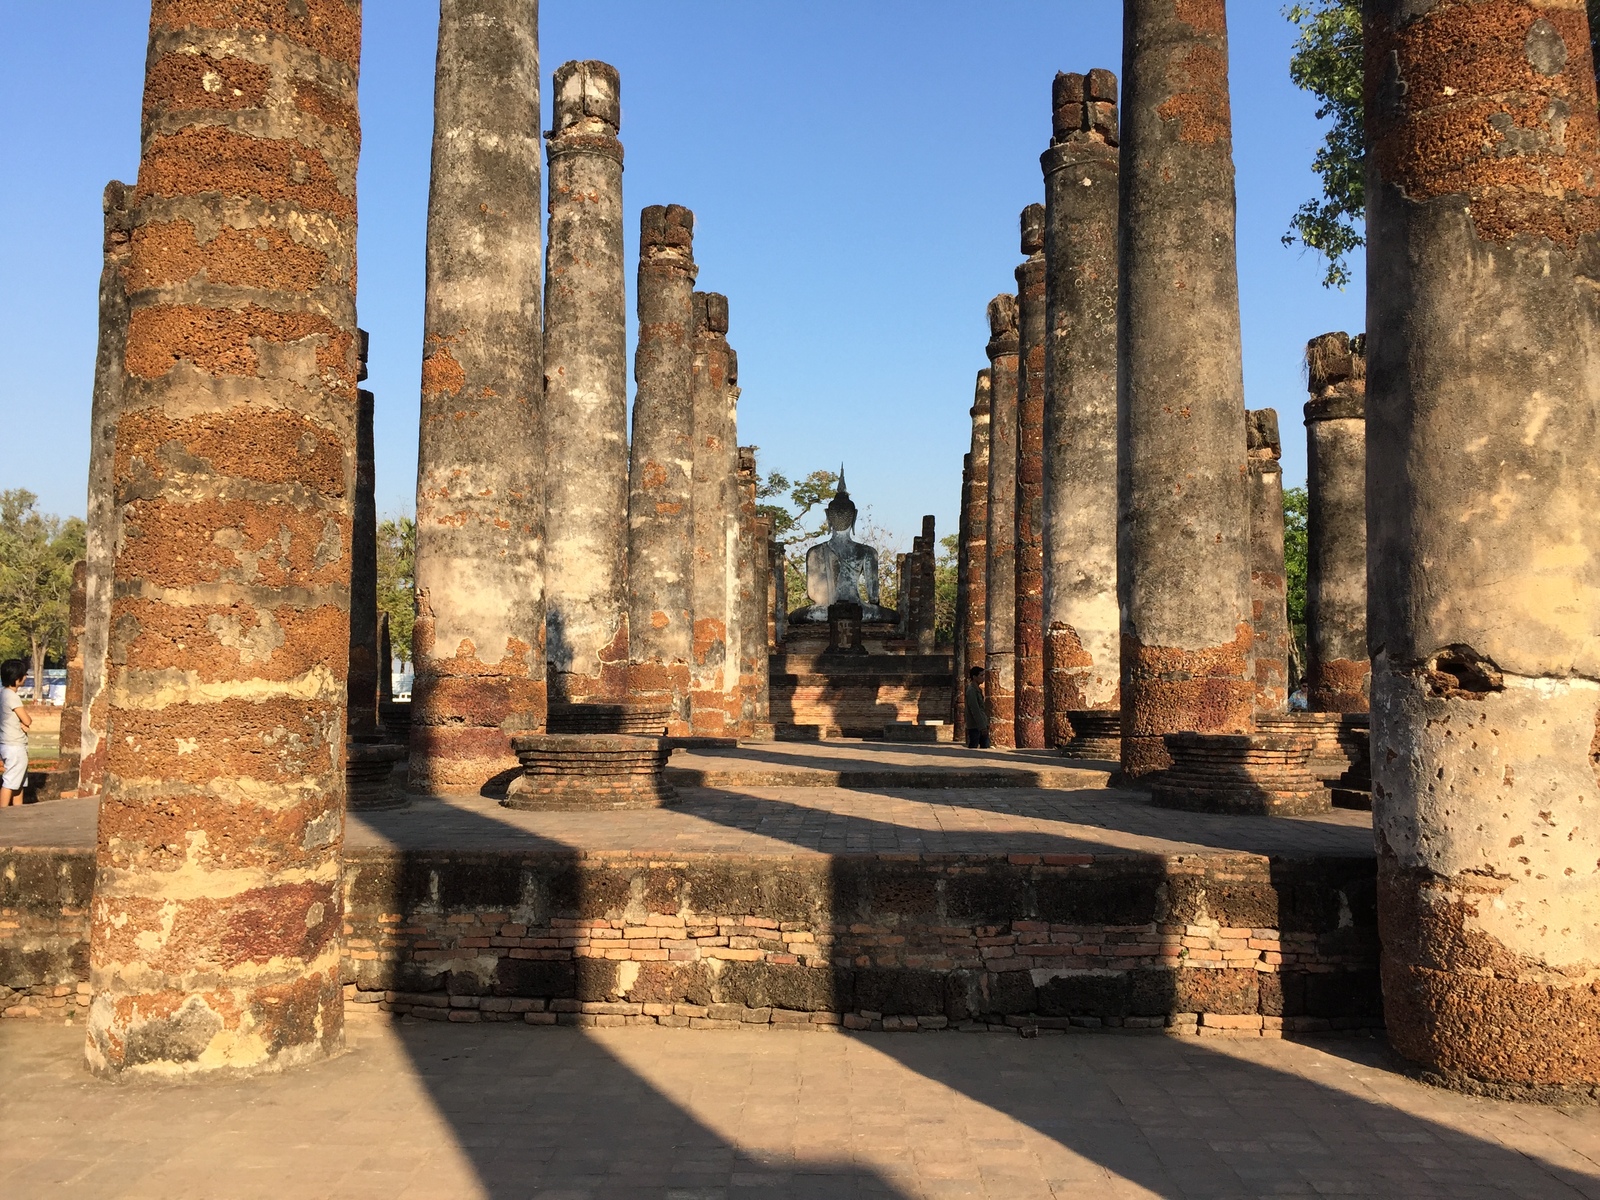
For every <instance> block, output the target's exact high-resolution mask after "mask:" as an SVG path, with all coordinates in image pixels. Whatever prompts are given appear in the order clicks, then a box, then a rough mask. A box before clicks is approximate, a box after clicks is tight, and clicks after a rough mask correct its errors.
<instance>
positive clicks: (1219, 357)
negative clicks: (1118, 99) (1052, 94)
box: [1117, 0, 1255, 777]
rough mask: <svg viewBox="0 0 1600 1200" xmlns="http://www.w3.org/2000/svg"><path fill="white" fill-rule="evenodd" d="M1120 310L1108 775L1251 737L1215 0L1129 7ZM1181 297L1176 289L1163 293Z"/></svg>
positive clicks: (1224, 98)
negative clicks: (1212, 740)
mask: <svg viewBox="0 0 1600 1200" xmlns="http://www.w3.org/2000/svg"><path fill="white" fill-rule="evenodd" d="M1124 13H1125V16H1124V21H1123V37H1122V46H1123V57H1122V82H1123V102H1122V121H1123V127H1122V163H1121V179H1120V188H1121V193H1120V208H1119V213H1120V218H1119V219H1120V223H1121V229H1122V236H1121V239H1120V241H1119V251H1118V293H1119V294H1118V310H1117V335H1118V336H1117V342H1118V350H1117V426H1118V432H1117V438H1118V447H1117V508H1118V512H1117V592H1118V596H1119V600H1120V604H1121V613H1122V647H1121V651H1122V652H1121V664H1120V667H1121V675H1122V733H1123V738H1122V768H1123V771H1124V772H1125V773H1126V774H1127V775H1128V776H1130V777H1138V776H1141V775H1146V774H1149V773H1150V772H1152V771H1157V770H1160V769H1162V768H1164V767H1166V766H1167V765H1168V763H1169V762H1170V761H1171V760H1170V758H1169V757H1168V754H1167V751H1166V748H1165V746H1164V745H1163V744H1162V740H1161V739H1162V735H1164V734H1168V733H1175V732H1181V731H1190V732H1197V733H1244V732H1248V731H1249V730H1250V728H1251V709H1252V707H1253V702H1254V698H1255V688H1254V687H1253V686H1252V683H1251V680H1250V571H1249V559H1248V555H1249V547H1248V544H1247V543H1248V540H1249V529H1250V516H1249V507H1248V503H1247V500H1246V496H1245V474H1246V471H1245V428H1244V381H1243V370H1242V367H1241V364H1240V351H1239V288H1238V275H1237V270H1236V263H1235V258H1234V195H1233V153H1232V146H1233V136H1232V128H1231V116H1230V113H1229V108H1228V31H1227V24H1226V19H1225V16H1224V13H1223V6H1222V5H1220V4H1203V5H1197V4H1186V3H1181V2H1180V0H1127V3H1126V6H1125V8H1124ZM1180 283H1181V284H1182V286H1178V284H1180Z"/></svg>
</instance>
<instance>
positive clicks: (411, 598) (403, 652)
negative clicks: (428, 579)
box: [378, 513, 417, 662]
mask: <svg viewBox="0 0 1600 1200" xmlns="http://www.w3.org/2000/svg"><path fill="white" fill-rule="evenodd" d="M378 611H379V612H385V613H388V614H389V646H390V649H391V650H392V651H393V652H394V655H395V657H397V658H398V659H400V661H401V662H410V661H411V629H412V627H413V626H414V625H415V624H416V623H417V523H416V521H414V520H412V518H410V517H408V516H406V515H405V514H404V513H401V514H398V515H396V516H392V517H385V518H384V519H383V520H382V521H380V522H378Z"/></svg>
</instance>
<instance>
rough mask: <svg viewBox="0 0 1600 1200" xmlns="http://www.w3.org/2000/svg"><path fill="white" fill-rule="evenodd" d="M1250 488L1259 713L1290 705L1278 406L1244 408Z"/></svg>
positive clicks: (1253, 650) (1285, 709)
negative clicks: (1248, 409)
mask: <svg viewBox="0 0 1600 1200" xmlns="http://www.w3.org/2000/svg"><path fill="white" fill-rule="evenodd" d="M1245 421H1246V428H1247V432H1246V444H1245V448H1246V450H1247V451H1248V452H1249V466H1250V477H1249V481H1248V483H1249V488H1250V627H1251V631H1252V634H1253V637H1254V642H1253V645H1252V647H1251V661H1252V663H1253V664H1254V666H1255V690H1256V698H1255V713H1256V716H1258V717H1260V716H1267V715H1276V714H1278V713H1286V712H1288V711H1289V587H1288V580H1287V578H1286V576H1285V574H1284V565H1283V465H1282V463H1281V462H1280V461H1279V460H1280V459H1281V458H1282V456H1283V445H1282V443H1281V442H1280V441H1279V439H1278V412H1277V410H1276V409H1272V408H1258V409H1254V410H1252V411H1251V412H1247V413H1246V414H1245Z"/></svg>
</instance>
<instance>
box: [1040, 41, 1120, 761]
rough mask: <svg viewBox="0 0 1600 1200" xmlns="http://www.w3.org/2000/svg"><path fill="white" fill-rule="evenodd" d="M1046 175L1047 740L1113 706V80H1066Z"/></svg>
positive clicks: (1064, 736) (1058, 742) (1116, 633)
mask: <svg viewBox="0 0 1600 1200" xmlns="http://www.w3.org/2000/svg"><path fill="white" fill-rule="evenodd" d="M1051 107H1052V114H1053V118H1052V127H1053V134H1052V137H1051V144H1050V149H1048V150H1046V151H1045V152H1044V154H1043V155H1042V156H1041V157H1040V159H1039V163H1040V166H1041V167H1042V168H1043V169H1044V193H1045V200H1044V209H1045V224H1044V230H1045V232H1044V257H1045V361H1044V380H1045V389H1044V445H1045V456H1044V465H1045V475H1044V503H1045V521H1044V529H1045V542H1044V623H1045V634H1044V637H1045V642H1044V661H1045V741H1046V743H1047V744H1048V745H1051V746H1063V745H1065V744H1066V743H1067V742H1068V741H1069V740H1071V739H1072V738H1073V737H1074V736H1075V734H1076V731H1075V730H1074V729H1073V727H1072V724H1071V721H1070V720H1069V719H1068V718H1067V716H1066V714H1067V713H1068V712H1071V711H1083V710H1089V709H1116V708H1118V707H1119V700H1118V682H1119V680H1118V665H1117V664H1118V653H1117V647H1118V642H1119V641H1120V638H1121V630H1120V626H1119V620H1118V615H1117V77H1116V76H1115V75H1113V74H1112V73H1111V72H1110V71H1106V70H1100V69H1097V70H1093V71H1090V72H1089V74H1088V75H1086V76H1085V75H1077V74H1071V75H1069V74H1061V75H1057V76H1056V78H1055V84H1054V86H1053V88H1052V91H1051Z"/></svg>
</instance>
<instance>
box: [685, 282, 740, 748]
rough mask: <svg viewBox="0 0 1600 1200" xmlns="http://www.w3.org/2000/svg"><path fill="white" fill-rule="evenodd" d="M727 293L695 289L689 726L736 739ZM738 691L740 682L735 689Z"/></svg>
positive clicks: (702, 734)
mask: <svg viewBox="0 0 1600 1200" xmlns="http://www.w3.org/2000/svg"><path fill="white" fill-rule="evenodd" d="M727 333H728V298H727V297H726V296H723V295H720V294H719V293H717V292H696V293H695V294H694V336H693V346H694V358H693V382H694V387H693V393H694V467H693V480H694V485H693V489H692V494H693V499H692V503H691V506H690V507H691V512H692V527H693V535H692V544H693V547H694V567H693V572H692V583H691V590H692V593H693V602H694V654H693V657H692V658H691V660H690V669H689V723H690V725H691V727H692V729H693V732H694V734H695V736H697V737H733V736H735V732H736V730H737V727H738V720H739V718H738V712H737V707H736V705H737V702H736V701H734V704H735V711H733V712H730V711H729V702H730V688H729V686H728V678H727V677H728V675H729V674H730V673H731V674H733V675H734V676H737V673H738V661H737V654H738V651H737V650H735V651H734V656H733V657H732V658H730V656H729V653H728V650H729V644H728V643H729V638H728V625H729V619H730V617H731V615H732V612H731V608H730V605H729V603H728V599H729V577H728V535H729V533H730V531H732V530H733V529H734V528H735V526H734V523H733V518H734V507H735V505H734V498H735V487H734V471H733V470H732V468H731V463H732V461H734V460H733V459H732V458H731V457H730V455H732V454H734V453H736V448H735V447H734V445H733V437H734V427H733V422H732V421H731V419H730V416H731V414H730V412H729V402H728V392H729V388H730V387H731V381H730V379H729V369H730V367H731V365H732V359H731V357H730V353H729V350H728V338H727ZM732 692H733V693H734V694H735V695H736V693H737V686H736V685H735V687H734V688H733V689H732Z"/></svg>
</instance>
